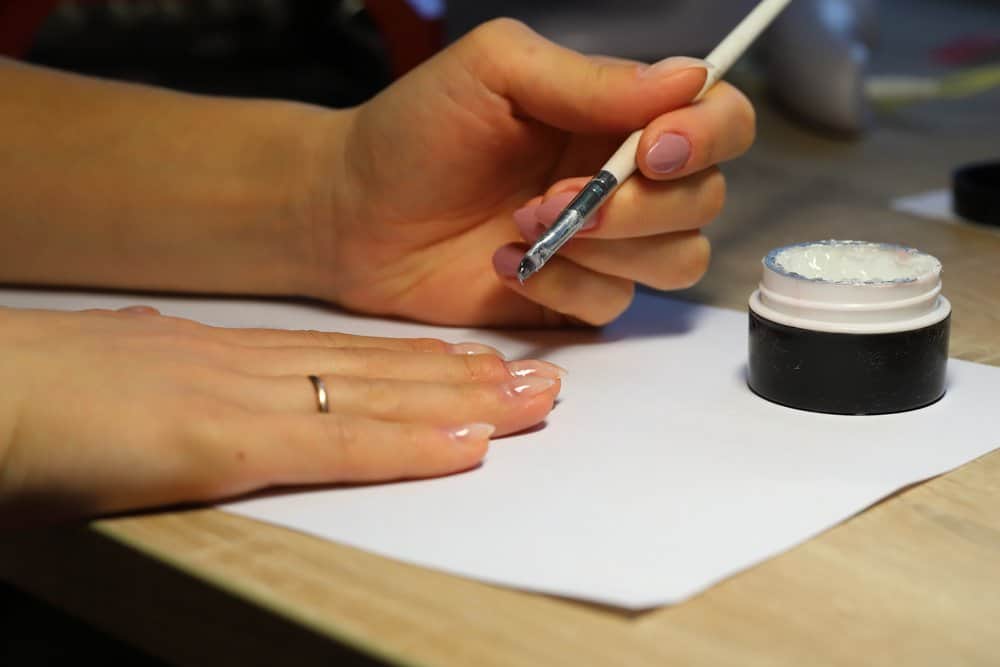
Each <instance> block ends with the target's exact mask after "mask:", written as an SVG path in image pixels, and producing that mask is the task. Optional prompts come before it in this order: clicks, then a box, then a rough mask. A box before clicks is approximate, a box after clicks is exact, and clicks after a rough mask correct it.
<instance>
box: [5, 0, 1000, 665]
mask: <svg viewBox="0 0 1000 667" xmlns="http://www.w3.org/2000/svg"><path fill="white" fill-rule="evenodd" d="M897 4H898V3H897ZM924 4H927V3H926V2H925V3H924ZM980 105H981V106H976V105H973V104H965V105H959V106H957V107H950V108H945V109H942V108H940V107H935V106H934V105H931V106H929V107H921V108H919V109H915V110H910V111H906V112H901V113H900V114H897V115H893V116H886V117H883V118H881V119H880V129H879V130H878V131H877V132H876V133H874V134H873V135H872V136H871V137H870V138H868V139H867V140H866V141H864V142H860V143H851V142H842V141H830V140H824V139H820V138H817V137H815V136H813V135H811V134H808V133H806V132H804V131H802V130H800V129H797V128H795V127H793V126H791V125H790V124H789V123H788V122H787V121H785V120H784V119H783V118H781V117H780V116H778V115H777V114H775V113H773V112H769V111H767V110H766V107H765V108H764V113H763V114H762V117H761V141H760V142H759V143H758V145H757V147H756V148H755V149H754V151H753V152H752V153H751V154H750V155H749V156H748V157H746V158H745V159H743V160H741V161H739V162H737V163H734V164H733V165H732V166H731V167H730V168H729V169H728V172H729V174H730V177H731V184H732V189H731V200H730V201H731V205H730V208H729V210H728V211H727V212H726V214H725V215H724V216H723V219H722V220H720V221H719V223H718V224H717V225H715V226H713V227H712V228H711V229H710V231H709V234H710V236H711V237H712V239H713V242H714V246H715V249H716V250H715V252H716V255H715V259H714V264H713V268H712V270H711V273H710V274H709V276H708V277H707V279H706V280H705V281H704V282H703V283H702V284H701V285H699V286H698V287H697V288H695V289H693V290H691V291H689V292H688V293H686V294H685V296H686V297H687V298H692V299H697V300H700V301H703V302H707V303H712V304H715V305H720V306H725V307H731V308H739V309H743V308H744V307H745V300H746V297H747V295H748V294H749V293H750V291H751V290H752V288H753V286H754V284H755V282H756V280H757V279H758V275H759V271H760V268H759V259H760V257H761V256H762V255H763V254H764V253H765V252H766V251H767V250H768V249H770V248H772V247H775V246H777V245H781V244H784V243H789V242H795V241H802V240H813V239H820V238H831V237H838V238H860V239H867V240H876V241H879V240H885V241H898V242H903V243H907V244H909V245H914V246H916V247H919V248H921V249H924V250H926V251H928V252H931V253H933V254H935V255H937V256H938V257H939V258H941V260H942V261H943V263H944V266H945V293H946V294H947V295H948V297H949V298H950V299H951V300H952V303H953V304H954V309H955V310H954V324H953V327H954V328H953V337H952V347H951V352H952V355H953V356H956V357H960V358H964V359H969V360H972V361H978V362H983V363H989V364H994V365H1000V235H998V234H997V233H996V232H993V231H990V230H984V229H979V228H975V227H971V226H957V225H945V224H940V223H935V222H928V221H923V220H918V219H916V218H913V217H909V216H905V215H902V214H898V213H894V212H891V211H890V210H888V207H887V202H888V200H889V199H890V198H891V197H894V196H898V195H903V194H908V193H913V192H918V191H921V190H923V189H929V188H933V187H941V186H943V185H945V184H946V183H947V175H948V170H949V169H951V168H952V167H954V166H955V165H957V164H958V163H960V162H964V161H970V160H976V159H983V158H987V157H991V156H993V157H997V158H1000V138H998V137H1000V120H998V118H1000V113H997V109H998V108H1000V96H993V97H988V98H986V99H985V101H982V100H980ZM942 113H944V116H942ZM942 118H947V119H948V121H949V122H947V123H945V122H941V120H942ZM997 398H998V414H1000V396H998V397H997ZM998 421H1000V417H998ZM981 427H982V428H990V429H996V427H997V425H996V424H982V425H981ZM997 444H998V445H1000V434H998V436H997ZM941 446H942V447H947V446H948V443H947V442H942V443H941ZM0 577H2V578H3V579H6V580H8V581H12V582H14V583H15V584H16V585H17V586H18V587H20V588H23V589H25V590H28V591H30V592H32V593H34V594H36V595H38V596H40V597H42V598H44V599H46V600H49V601H52V602H54V603H56V604H58V605H59V606H61V607H63V608H65V609H68V610H69V611H71V612H73V613H75V614H78V615H80V616H83V617H84V618H86V619H88V620H90V621H91V622H93V623H95V624H96V625H98V626H99V627H102V628H104V629H106V630H108V631H109V632H111V633H112V634H115V635H118V636H121V637H125V638H128V639H129V640H130V641H132V642H134V643H136V644H138V645H139V646H141V647H143V648H145V649H146V650H148V651H150V652H151V653H154V654H156V655H159V656H162V657H164V658H166V659H168V660H170V661H172V662H182V663H204V664H230V663H235V662H237V661H239V662H241V663H243V664H284V663H292V664H311V663H313V662H315V663H321V662H325V664H330V662H331V659H332V658H334V657H338V658H340V659H343V660H347V659H348V658H350V660H351V661H354V662H357V663H362V662H365V661H366V660H368V659H374V658H378V659H380V660H384V661H388V662H398V663H399V664H420V665H435V666H437V665H440V666H446V665H456V666H457V665H463V666H464V665H477V666H481V667H483V666H488V665H567V666H578V665H590V664H600V665H605V664H606V665H663V664H685V665H686V664H708V665H721V664H739V665H748V666H749V665H802V664H815V663H822V664H843V665H857V664H867V665H872V664H886V665H889V664H892V665H897V664H907V665H941V664H951V665H957V664H962V665H973V664H981V665H995V664H998V662H1000V452H995V453H993V454H992V455H989V456H986V457H984V458H982V459H980V460H978V461H975V462H973V463H970V464H969V465H967V466H965V467H963V468H961V469H959V470H957V471H955V472H953V473H951V474H948V475H945V476H943V477H939V478H937V479H935V480H933V481H930V482H927V483H924V484H920V485H916V486H914V487H911V488H909V489H907V490H905V491H903V492H901V493H899V494H897V495H895V496H894V497H892V498H891V499H888V500H886V501H884V502H882V503H880V504H878V505H877V506H875V507H873V508H871V509H869V510H868V511H866V512H864V513H862V514H860V515H858V516H856V517H854V518H852V519H851V520H849V521H847V522H845V523H844V524H842V525H840V526H838V527H836V528H834V529H832V530H829V531H827V532H826V533H824V534H823V535H821V536H819V537H817V538H815V539H813V540H811V541H809V542H807V543H806V544H803V545H802V546H800V547H798V548H795V549H793V550H791V551H789V552H787V553H785V554H783V555H781V556H778V557H777V558H774V559H772V560H769V561H767V562H765V563H763V564H761V565H759V566H757V567H755V568H752V569H751V570H749V571H746V572H744V573H742V574H739V575H736V576H734V577H732V578H730V579H728V580H727V581H725V582H723V583H721V584H719V585H717V586H715V587H714V588H712V589H710V590H709V591H707V592H706V593H704V594H702V595H700V596H698V597H696V598H695V599H693V600H691V601H689V602H687V603H685V604H682V605H679V606H677V607H673V608H663V609H658V610H654V611H649V612H645V613H634V614H630V613H622V612H619V611H615V610H611V609H605V608H600V607H596V606H592V605H586V604H581V603H576V602H572V601H567V600H563V599H557V598H552V597H546V596H543V595H534V594H528V593H522V592H518V591H514V590H508V589H502V588H496V587H493V586H489V585H486V584H482V583H478V582H475V581H470V580H465V579H460V578H457V577H452V576H448V575H445V574H440V573H437V572H433V571H429V570H424V569H421V568H418V567H414V566H410V565H405V564H401V563H398V562H394V561H391V560H387V559H385V558H381V557H378V556H374V555H370V554H367V553H364V552H361V551H358V550H356V549H352V548H348V547H345V546H340V545H337V544H332V543H328V542H325V541H322V540H319V539H316V538H312V537H308V536H304V535H300V534H297V533H294V532H291V531H288V530H284V529H281V528H275V527H272V526H269V525H265V524H261V523H256V522H253V521H250V520H247V519H242V518H238V517H235V516H230V515H228V514H225V513H223V512H220V511H217V510H213V509H195V510H190V511H172V512H165V513H161V514H153V515H146V516H136V517H129V518H120V519H115V520H106V521H98V522H95V523H93V524H91V525H89V526H77V527H72V528H60V529H56V530H48V531H42V532H37V533H30V534H23V535H17V536H5V537H3V538H2V542H0ZM365 656H367V658H366V657H365ZM338 664H343V663H338Z"/></svg>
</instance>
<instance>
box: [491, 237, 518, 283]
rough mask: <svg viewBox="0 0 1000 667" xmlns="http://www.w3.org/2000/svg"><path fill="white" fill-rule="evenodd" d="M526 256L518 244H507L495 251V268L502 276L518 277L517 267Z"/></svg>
mask: <svg viewBox="0 0 1000 667" xmlns="http://www.w3.org/2000/svg"><path fill="white" fill-rule="evenodd" d="M523 257H524V250H522V249H521V248H520V247H519V246H516V245H505V246H503V247H502V248H500V249H499V250H497V251H496V252H495V253H493V268H494V269H495V270H496V272H497V275H499V276H500V277H501V278H515V279H516V278H517V267H518V266H519V265H520V264H521V259H522V258H523Z"/></svg>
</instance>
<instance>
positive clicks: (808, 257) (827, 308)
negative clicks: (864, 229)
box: [750, 240, 951, 333]
mask: <svg viewBox="0 0 1000 667" xmlns="http://www.w3.org/2000/svg"><path fill="white" fill-rule="evenodd" d="M763 265H764V274H763V278H762V279H761V282H760V286H759V288H758V289H757V290H756V291H755V292H754V293H753V294H752V295H751V297H750V308H751V309H752V310H753V311H754V312H756V313H757V314H758V315H760V316H761V317H764V318H765V319H768V320H771V321H772V322H777V323H779V324H784V325H786V326H791V327H797V328H800V329H809V330H813V331H826V332H830V333H894V332H899V331H910V330H913V329H922V328H924V327H927V326H931V325H932V324H937V323H938V322H940V321H941V320H943V319H945V318H946V317H948V315H949V314H950V313H951V303H949V302H948V299H946V298H945V297H944V296H942V295H941V262H940V261H938V259H937V258H936V257H933V256H931V255H928V254H926V253H922V252H920V251H919V250H914V249H913V248H906V247H903V246H898V245H891V244H886V243H869V242H866V241H834V240H831V241H815V242H810V243H801V244H797V245H792V246H786V247H783V248H777V249H775V250H772V251H771V252H769V253H768V254H767V256H766V257H764V260H763Z"/></svg>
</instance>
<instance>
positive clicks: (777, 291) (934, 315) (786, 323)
mask: <svg viewBox="0 0 1000 667" xmlns="http://www.w3.org/2000/svg"><path fill="white" fill-rule="evenodd" d="M950 325H951V304H950V303H949V302H948V299H946V298H945V297H944V296H943V295H942V294H941V262H939V261H938V260H937V258H935V257H932V256H931V255H928V254H926V253H922V252H920V251H918V250H915V249H913V248H906V247H902V246H897V245H890V244H884V243H868V242H865V241H833V240H831V241H816V242H811V243H802V244H798V245H792V246H787V247H783V248H777V249H775V250H772V251H771V252H769V253H768V254H767V256H766V257H764V260H763V277H762V279H761V281H760V285H759V287H758V289H757V290H756V291H755V292H754V293H753V294H752V295H751V297H750V340H749V357H748V364H747V380H748V384H749V386H750V389H752V390H753V391H754V392H755V393H757V394H758V395H760V396H762V397H764V398H766V399H768V400H770V401H773V402H775V403H780V404H782V405H786V406H789V407H793V408H799V409H802V410H811V411H815V412H827V413H835V414H852V415H873V414H885V413H891V412H902V411H904V410H913V409H915V408H920V407H923V406H926V405H928V404H930V403H933V402H935V401H937V400H938V399H939V398H941V396H943V395H944V391H945V373H946V367H947V362H948V335H949V331H950Z"/></svg>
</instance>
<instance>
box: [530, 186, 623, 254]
mask: <svg viewBox="0 0 1000 667" xmlns="http://www.w3.org/2000/svg"><path fill="white" fill-rule="evenodd" d="M617 186H618V179H617V178H615V177H614V174H612V173H611V172H608V171H601V172H600V173H599V174H597V176H595V177H594V178H592V179H591V180H590V182H589V183H587V185H585V186H584V188H583V190H581V191H580V194H578V195H577V196H576V197H574V199H573V201H571V202H570V203H569V206H567V207H566V210H564V211H563V212H562V213H561V214H560V215H559V217H558V218H556V221H555V223H554V224H553V225H552V226H551V227H550V228H549V229H548V231H547V232H545V233H544V234H542V236H541V237H540V238H539V239H538V242H537V243H535V246H534V248H532V250H535V251H536V252H535V253H532V254H534V255H535V256H536V257H538V258H539V259H541V260H542V262H543V263H544V262H546V261H548V259H549V258H550V257H551V256H552V255H554V254H555V253H556V251H558V250H559V248H561V247H563V245H564V244H565V243H566V242H567V241H569V240H570V239H571V238H572V237H573V235H574V234H576V233H577V232H578V231H580V229H581V228H582V227H583V226H584V225H585V224H586V223H587V220H588V219H589V218H590V216H592V215H593V214H594V213H595V212H596V211H597V209H599V208H600V207H601V204H602V203H603V202H604V200H605V199H607V198H608V195H610V194H611V193H612V192H614V189H615V188H616V187H617Z"/></svg>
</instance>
